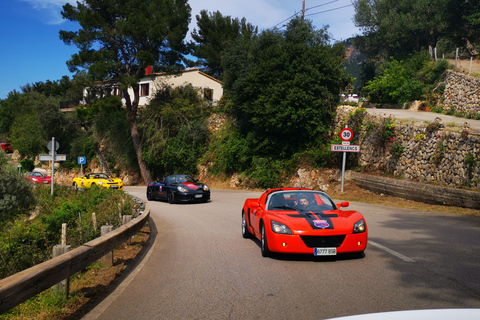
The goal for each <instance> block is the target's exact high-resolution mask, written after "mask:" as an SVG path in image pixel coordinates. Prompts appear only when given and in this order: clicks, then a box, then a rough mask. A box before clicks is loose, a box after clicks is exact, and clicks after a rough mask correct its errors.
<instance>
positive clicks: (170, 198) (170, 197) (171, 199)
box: [167, 191, 175, 204]
mask: <svg viewBox="0 0 480 320" xmlns="http://www.w3.org/2000/svg"><path fill="white" fill-rule="evenodd" d="M167 200H168V203H170V204H173V203H175V194H174V193H173V191H169V192H168V195H167Z"/></svg>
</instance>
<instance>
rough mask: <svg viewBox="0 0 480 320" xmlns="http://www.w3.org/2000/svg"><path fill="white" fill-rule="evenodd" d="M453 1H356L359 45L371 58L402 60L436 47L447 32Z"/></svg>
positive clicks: (357, 42)
mask: <svg viewBox="0 0 480 320" xmlns="http://www.w3.org/2000/svg"><path fill="white" fill-rule="evenodd" d="M448 1H449V0H355V1H354V6H355V11H356V13H355V17H354V20H355V25H356V26H357V27H359V28H361V30H362V33H363V37H360V38H357V39H356V42H355V45H356V46H359V47H360V49H361V50H362V52H368V53H370V55H371V56H377V55H383V56H385V57H387V58H389V57H391V56H393V57H402V56H405V55H408V54H410V53H412V52H414V51H420V50H421V49H428V46H429V45H432V46H433V47H435V46H436V43H437V41H438V40H439V38H440V37H441V36H443V35H445V33H446V32H447V29H448V24H447V22H446V13H447V2H448Z"/></svg>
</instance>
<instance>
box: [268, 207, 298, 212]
mask: <svg viewBox="0 0 480 320" xmlns="http://www.w3.org/2000/svg"><path fill="white" fill-rule="evenodd" d="M272 209H283V210H293V211H295V210H297V209H295V208H292V207H289V206H278V207H272Z"/></svg>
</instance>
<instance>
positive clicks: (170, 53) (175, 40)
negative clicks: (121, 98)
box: [60, 0, 191, 183]
mask: <svg viewBox="0 0 480 320" xmlns="http://www.w3.org/2000/svg"><path fill="white" fill-rule="evenodd" d="M190 11H191V9H190V6H189V5H188V3H187V0H108V1H105V0H85V1H83V2H77V6H76V7H74V6H72V5H70V4H68V3H67V4H66V5H64V6H63V11H62V16H63V17H64V18H65V19H68V20H70V21H74V22H78V23H79V24H80V26H81V29H80V30H79V31H76V32H73V31H63V30H62V31H60V38H61V39H62V40H63V41H64V42H65V43H66V44H68V45H76V46H77V47H78V49H79V52H78V53H77V54H74V55H73V56H72V59H71V60H69V61H68V63H67V64H68V66H69V69H70V71H72V72H74V71H81V70H86V71H87V72H88V75H89V76H90V77H91V78H92V79H93V80H100V81H105V80H110V81H112V82H111V83H112V84H114V85H118V87H119V89H121V90H123V92H124V94H125V104H126V108H127V118H128V121H129V126H130V131H131V137H132V142H133V146H134V149H135V153H136V156H137V160H138V165H139V169H140V172H141V175H142V178H143V180H144V182H145V183H147V182H148V181H150V180H151V177H150V172H149V170H148V169H147V166H146V163H145V161H144V160H143V156H142V144H141V139H140V134H139V132H138V127H137V109H138V103H139V99H140V86H139V81H140V79H141V78H142V77H143V76H144V75H145V68H146V67H147V66H148V65H153V66H154V68H156V69H157V70H167V69H170V68H174V67H177V68H180V67H181V66H180V65H179V64H178V63H179V62H180V61H182V60H184V58H183V54H186V53H188V47H187V45H186V44H185V43H184V38H185V36H186V34H187V32H188V24H189V22H190ZM128 88H131V89H132V90H133V96H131V95H130V93H129V92H128V90H127V89H128Z"/></svg>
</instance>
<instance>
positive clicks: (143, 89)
mask: <svg viewBox="0 0 480 320" xmlns="http://www.w3.org/2000/svg"><path fill="white" fill-rule="evenodd" d="M148 89H149V84H148V83H144V84H141V85H140V96H148V95H149V92H148V91H149V90H148Z"/></svg>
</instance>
